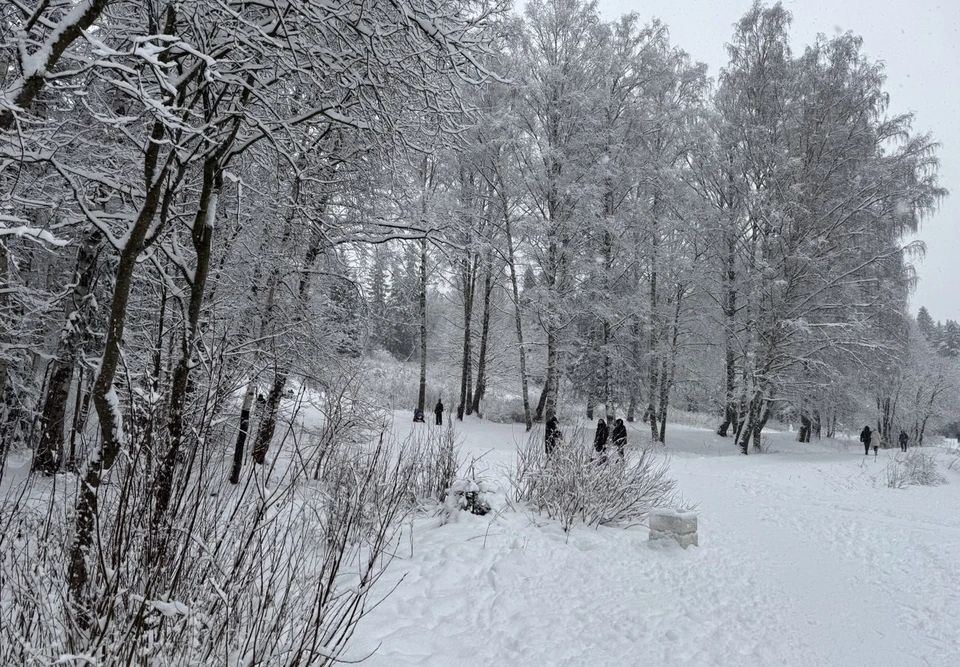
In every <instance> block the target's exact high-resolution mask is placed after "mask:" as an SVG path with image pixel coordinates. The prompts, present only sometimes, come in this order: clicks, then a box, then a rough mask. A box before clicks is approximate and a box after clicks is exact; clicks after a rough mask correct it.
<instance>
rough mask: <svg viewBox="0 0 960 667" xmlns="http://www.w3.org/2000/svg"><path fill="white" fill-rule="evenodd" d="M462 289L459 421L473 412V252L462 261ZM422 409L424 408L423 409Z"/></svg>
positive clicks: (474, 283) (474, 278)
mask: <svg viewBox="0 0 960 667" xmlns="http://www.w3.org/2000/svg"><path fill="white" fill-rule="evenodd" d="M460 288H461V292H462V297H463V349H462V355H461V358H460V400H459V402H458V403H457V419H459V420H460V421H463V416H464V414H467V415H469V414H470V413H471V412H472V411H473V396H472V394H473V376H472V373H473V350H472V342H473V341H472V340H471V338H472V337H473V332H472V331H471V324H472V320H473V296H474V293H475V291H476V263H475V258H474V255H473V253H472V252H469V251H468V252H467V254H466V256H465V257H463V258H462V259H461V260H460ZM421 409H422V408H421Z"/></svg>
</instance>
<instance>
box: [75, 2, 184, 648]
mask: <svg viewBox="0 0 960 667" xmlns="http://www.w3.org/2000/svg"><path fill="white" fill-rule="evenodd" d="M173 20H174V8H173V6H172V5H170V6H169V8H168V14H167V30H166V34H169V33H170V31H171V30H172V24H173ZM163 136H164V127H163V124H162V123H161V122H160V121H156V122H155V123H154V126H153V130H152V132H151V135H150V140H149V141H148V143H147V145H146V147H145V158H144V167H145V168H144V176H145V179H144V180H145V181H146V185H147V191H146V196H145V198H144V201H143V204H142V205H141V207H140V211H139V213H138V214H137V217H136V219H135V220H134V223H133V226H132V227H131V228H130V231H129V233H128V234H127V237H126V243H124V246H123V249H122V250H121V251H120V258H119V262H118V264H117V273H116V277H115V280H114V290H113V301H112V303H111V307H110V317H109V320H108V323H107V338H106V342H105V344H104V350H103V357H102V358H101V362H100V372H99V373H98V374H97V378H96V380H95V381H94V383H93V389H92V392H91V393H92V398H93V405H94V408H95V409H96V411H97V417H98V418H99V420H100V449H99V451H98V452H97V453H96V455H95V457H94V459H93V460H92V461H91V462H90V464H89V466H88V468H87V473H86V475H85V476H84V483H83V484H81V485H80V492H79V494H78V496H77V501H76V510H75V512H74V538H73V544H72V545H71V549H70V561H69V565H68V577H67V582H68V584H67V585H68V590H69V593H70V598H71V601H72V602H73V604H74V605H75V606H77V608H78V624H79V625H80V628H81V629H83V630H85V629H87V628H88V627H89V623H90V622H91V620H92V619H91V618H90V617H89V616H88V615H87V614H86V613H83V612H81V611H80V610H82V609H84V591H85V588H86V585H87V581H88V574H87V563H86V561H87V555H88V553H89V551H90V547H91V546H92V544H93V526H94V521H95V517H96V515H97V512H98V500H97V498H98V490H99V487H100V483H101V481H102V480H103V479H104V477H105V476H106V474H107V473H108V472H109V470H110V469H111V468H112V467H113V464H114V462H115V461H116V458H117V454H118V453H119V451H120V442H121V439H122V433H121V425H120V414H119V411H120V401H119V398H118V397H117V393H116V391H115V390H114V387H113V381H114V378H115V377H116V373H117V368H118V367H119V364H120V358H121V352H120V346H121V345H122V343H123V332H124V325H125V324H126V318H127V305H128V303H129V300H130V290H131V289H132V288H133V273H134V270H135V269H136V264H137V258H138V257H139V256H140V253H141V251H142V250H143V247H144V242H145V240H146V236H147V231H148V230H149V229H150V226H151V225H152V223H153V220H154V218H155V217H156V214H157V210H158V208H159V205H160V199H161V194H162V193H163V187H164V182H165V180H166V175H167V169H168V168H169V162H167V163H166V164H164V165H162V166H161V165H160V146H161V144H162V139H163ZM158 167H159V171H158Z"/></svg>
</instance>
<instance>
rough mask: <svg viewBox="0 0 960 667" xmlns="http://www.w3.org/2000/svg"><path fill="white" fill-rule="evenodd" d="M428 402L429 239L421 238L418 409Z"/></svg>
mask: <svg viewBox="0 0 960 667" xmlns="http://www.w3.org/2000/svg"><path fill="white" fill-rule="evenodd" d="M426 402H427V240H426V239H421V240H420V391H419V393H418V394H417V409H418V410H420V411H421V412H423V410H424V406H425V405H426Z"/></svg>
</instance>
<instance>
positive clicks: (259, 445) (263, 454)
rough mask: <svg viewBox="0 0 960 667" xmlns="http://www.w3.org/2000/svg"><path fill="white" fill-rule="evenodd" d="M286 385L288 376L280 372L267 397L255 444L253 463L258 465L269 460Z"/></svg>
mask: <svg viewBox="0 0 960 667" xmlns="http://www.w3.org/2000/svg"><path fill="white" fill-rule="evenodd" d="M286 384H287V376H286V375H285V374H284V373H280V372H278V373H277V375H276V376H275V377H274V380H273V386H272V387H271V388H270V393H269V394H268V395H267V403H266V405H265V406H264V407H263V421H262V422H261V423H260V430H259V431H257V439H256V441H255V442H254V443H253V452H252V454H253V461H254V463H256V464H257V465H263V464H264V463H265V462H266V460H267V452H268V451H269V449H270V443H271V442H273V434H274V433H275V432H276V430H277V413H278V412H279V408H280V399H281V398H282V397H283V388H284V386H286Z"/></svg>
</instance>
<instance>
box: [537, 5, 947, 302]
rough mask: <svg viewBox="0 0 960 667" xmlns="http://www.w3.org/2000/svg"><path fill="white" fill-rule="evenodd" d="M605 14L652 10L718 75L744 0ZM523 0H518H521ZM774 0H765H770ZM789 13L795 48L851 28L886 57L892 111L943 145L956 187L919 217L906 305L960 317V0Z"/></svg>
mask: <svg viewBox="0 0 960 667" xmlns="http://www.w3.org/2000/svg"><path fill="white" fill-rule="evenodd" d="M599 3H600V10H601V12H602V13H603V14H604V16H605V17H606V18H607V19H614V18H616V17H617V16H619V15H621V14H624V13H627V12H636V13H637V14H639V15H640V16H641V17H642V18H643V19H644V21H647V20H649V19H650V18H651V17H654V16H656V17H658V18H660V19H661V20H663V22H664V23H666V24H667V25H668V26H669V27H670V36H671V41H672V42H673V43H674V44H675V45H676V46H679V47H680V48H682V49H683V50H685V51H686V52H687V53H689V54H690V55H691V56H692V57H693V58H694V59H695V60H699V61H701V62H704V63H706V64H707V65H708V66H709V68H710V75H711V76H712V77H714V78H716V75H717V72H718V71H719V69H720V67H722V66H724V65H725V64H726V61H727V57H726V51H725V50H724V44H725V43H726V42H728V41H729V40H730V37H731V35H732V34H733V24H734V23H735V22H736V21H737V20H738V19H739V18H740V17H741V16H742V15H743V14H744V13H745V12H746V11H747V10H748V9H749V8H750V5H751V0H599ZM518 4H520V3H518ZM770 4H772V3H770ZM783 5H784V6H785V7H786V8H787V9H789V10H790V12H791V13H792V14H793V30H792V36H793V43H792V47H793V50H794V53H796V54H798V53H800V52H802V50H803V47H804V46H805V45H806V44H809V43H810V42H812V41H813V38H814V37H815V36H816V34H817V33H820V32H822V33H824V34H826V35H828V36H831V35H834V34H837V33H841V32H846V31H848V30H850V31H852V32H853V33H855V34H857V35H860V36H862V37H863V51H864V53H866V54H867V55H868V56H869V57H870V58H871V59H874V60H882V61H883V62H884V63H885V64H886V71H887V77H888V78H887V92H889V93H890V110H891V112H893V113H902V112H905V111H913V112H915V113H916V120H915V125H914V129H915V130H918V131H921V132H932V133H933V134H934V136H935V137H936V139H937V141H939V142H940V143H941V144H942V146H941V149H940V159H941V169H940V180H941V184H942V185H943V186H944V187H946V188H947V189H949V190H950V191H951V192H952V193H954V194H953V196H951V197H948V198H947V200H946V201H945V202H944V203H943V205H942V206H941V207H940V210H939V211H937V213H935V214H934V215H933V216H932V217H931V218H929V219H928V220H926V221H925V222H924V226H923V228H922V229H921V232H920V238H921V239H922V240H923V241H924V242H925V243H926V244H927V256H926V258H925V259H923V260H918V261H917V272H918V274H919V277H920V284H919V286H918V287H917V290H916V292H915V294H914V295H913V298H912V303H911V310H912V311H913V312H916V310H917V308H919V307H920V306H926V307H927V310H929V311H930V314H931V315H932V316H933V319H935V320H945V319H952V320H960V109H957V108H956V107H957V106H958V100H960V93H958V87H960V2H958V0H939V1H938V0H784V2H783Z"/></svg>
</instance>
